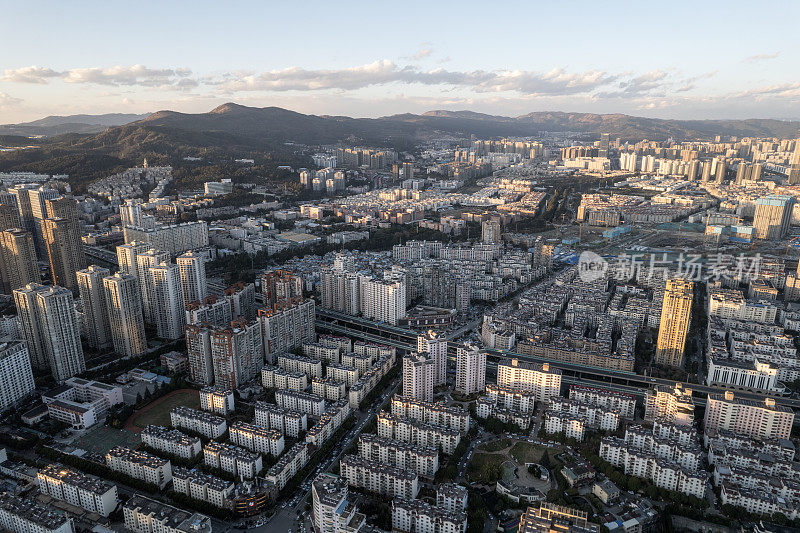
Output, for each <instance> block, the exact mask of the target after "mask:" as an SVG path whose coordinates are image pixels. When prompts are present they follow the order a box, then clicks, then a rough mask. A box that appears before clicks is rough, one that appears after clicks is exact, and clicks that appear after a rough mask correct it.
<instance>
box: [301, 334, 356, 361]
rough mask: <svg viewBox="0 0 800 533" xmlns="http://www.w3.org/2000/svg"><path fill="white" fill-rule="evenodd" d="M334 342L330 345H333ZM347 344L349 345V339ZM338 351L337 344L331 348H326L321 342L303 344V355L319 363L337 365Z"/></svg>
mask: <svg viewBox="0 0 800 533" xmlns="http://www.w3.org/2000/svg"><path fill="white" fill-rule="evenodd" d="M334 342H335V341H334ZM334 342H332V343H331V344H334ZM347 344H348V345H349V344H350V339H347ZM340 351H341V350H340V348H339V344H338V343H335V344H334V345H333V346H328V345H325V344H322V343H321V342H306V343H303V355H305V356H306V357H311V358H312V359H319V360H320V361H328V362H331V363H338V362H339V353H340Z"/></svg>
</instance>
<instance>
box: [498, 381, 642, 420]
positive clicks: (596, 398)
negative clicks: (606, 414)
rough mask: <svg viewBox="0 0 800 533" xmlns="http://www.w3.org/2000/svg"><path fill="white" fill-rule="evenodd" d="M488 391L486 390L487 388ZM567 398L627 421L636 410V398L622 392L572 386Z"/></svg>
mask: <svg viewBox="0 0 800 533" xmlns="http://www.w3.org/2000/svg"><path fill="white" fill-rule="evenodd" d="M487 391H488V388H487ZM569 398H570V399H571V400H572V399H574V400H578V401H580V402H583V403H585V404H587V405H595V406H598V407H604V408H606V409H615V410H617V411H619V416H620V417H622V418H625V419H628V420H632V419H633V415H634V411H635V409H636V397H635V396H633V395H631V394H625V393H624V392H616V391H611V390H606V389H599V388H595V387H585V386H583V385H572V386H570V388H569Z"/></svg>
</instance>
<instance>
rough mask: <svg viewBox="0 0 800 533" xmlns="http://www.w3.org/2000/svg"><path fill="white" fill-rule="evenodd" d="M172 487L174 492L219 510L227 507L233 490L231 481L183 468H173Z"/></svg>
mask: <svg viewBox="0 0 800 533" xmlns="http://www.w3.org/2000/svg"><path fill="white" fill-rule="evenodd" d="M172 486H173V488H174V489H175V492H180V493H181V494H185V495H187V496H189V497H190V498H193V499H195V500H199V501H201V502H206V503H210V504H211V505H213V506H214V507H219V508H221V509H223V508H226V507H228V506H229V505H228V502H229V500H230V497H231V495H232V494H233V491H234V488H235V487H234V484H233V482H232V481H226V480H224V479H220V478H218V477H216V476H212V475H211V474H206V473H204V472H201V471H200V470H197V469H191V470H190V469H188V468H186V467H183V466H176V467H175V471H174V472H173V477H172Z"/></svg>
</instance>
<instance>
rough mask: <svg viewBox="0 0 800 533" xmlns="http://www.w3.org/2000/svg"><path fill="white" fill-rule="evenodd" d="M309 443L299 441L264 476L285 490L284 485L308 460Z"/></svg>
mask: <svg viewBox="0 0 800 533" xmlns="http://www.w3.org/2000/svg"><path fill="white" fill-rule="evenodd" d="M308 454H309V444H308V443H306V442H298V443H297V444H295V445H294V446H292V447H291V448H289V450H288V451H287V452H286V453H285V454H283V455H282V456H281V458H280V459H278V462H277V463H275V464H274V465H272V466H271V467H270V469H269V470H268V471H267V474H266V475H265V476H264V477H265V478H266V480H267V481H269V482H270V483H272V484H273V485H275V487H277V489H278V490H283V487H285V486H286V484H287V483H288V482H289V480H290V479H292V478H293V477H294V476H295V474H297V473H298V472H299V471H300V470H302V469H303V467H304V466H305V465H306V463H307V462H308Z"/></svg>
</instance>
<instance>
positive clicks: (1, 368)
mask: <svg viewBox="0 0 800 533" xmlns="http://www.w3.org/2000/svg"><path fill="white" fill-rule="evenodd" d="M34 388H35V385H34V383H33V369H32V368H31V357H30V354H29V353H28V344H27V343H26V342H24V341H11V342H4V343H2V344H0V411H5V410H6V409H8V408H9V407H12V406H14V405H15V404H17V402H19V401H20V400H22V399H23V398H26V397H28V396H29V395H30V394H31V393H33V390H34Z"/></svg>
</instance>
